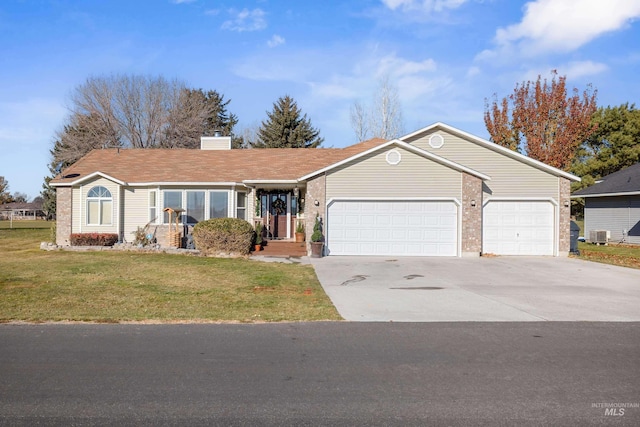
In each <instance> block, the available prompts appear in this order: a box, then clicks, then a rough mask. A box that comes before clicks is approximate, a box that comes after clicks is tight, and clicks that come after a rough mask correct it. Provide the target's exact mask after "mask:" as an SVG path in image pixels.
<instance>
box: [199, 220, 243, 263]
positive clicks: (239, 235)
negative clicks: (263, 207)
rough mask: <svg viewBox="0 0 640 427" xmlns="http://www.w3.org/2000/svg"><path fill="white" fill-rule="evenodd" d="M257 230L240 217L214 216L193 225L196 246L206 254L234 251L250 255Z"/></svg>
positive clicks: (234, 252) (233, 252)
mask: <svg viewBox="0 0 640 427" xmlns="http://www.w3.org/2000/svg"><path fill="white" fill-rule="evenodd" d="M254 238H255V231H253V227H252V226H251V224H249V223H248V222H247V221H245V220H243V219H238V218H214V219H209V220H206V221H201V222H199V223H197V224H196V225H195V226H194V227H193V239H194V241H195V243H196V248H197V249H199V250H200V251H201V252H202V253H203V254H204V255H217V254H219V253H232V254H238V255H248V254H249V252H250V251H251V244H252V242H253V240H254Z"/></svg>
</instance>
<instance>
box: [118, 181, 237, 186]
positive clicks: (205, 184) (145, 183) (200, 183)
mask: <svg viewBox="0 0 640 427" xmlns="http://www.w3.org/2000/svg"><path fill="white" fill-rule="evenodd" d="M234 185H242V184H239V183H237V182H201V181H197V182H186V181H179V182H172V181H168V182H156V181H154V182H131V183H129V186H130V187H150V186H174V187H175V186H178V187H186V186H189V187H215V186H218V187H232V186H234Z"/></svg>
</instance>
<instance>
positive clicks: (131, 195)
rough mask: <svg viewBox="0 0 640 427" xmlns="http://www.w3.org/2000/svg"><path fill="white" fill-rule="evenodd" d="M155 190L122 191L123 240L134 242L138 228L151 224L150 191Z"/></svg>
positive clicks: (127, 189)
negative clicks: (134, 233)
mask: <svg viewBox="0 0 640 427" xmlns="http://www.w3.org/2000/svg"><path fill="white" fill-rule="evenodd" d="M155 189H156V187H153V188H140V187H136V188H132V187H127V188H123V189H122V194H123V199H124V206H123V209H122V217H123V220H124V224H123V232H124V233H123V234H124V235H123V239H124V241H125V242H133V240H134V239H135V236H134V235H133V232H135V231H136V229H137V228H138V227H144V226H145V225H146V224H147V223H148V222H149V191H150V190H155Z"/></svg>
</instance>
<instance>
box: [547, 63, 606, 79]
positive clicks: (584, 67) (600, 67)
mask: <svg viewBox="0 0 640 427" xmlns="http://www.w3.org/2000/svg"><path fill="white" fill-rule="evenodd" d="M608 69H609V67H608V66H607V65H606V64H603V63H601V62H593V61H576V62H569V63H568V64H567V65H566V66H564V67H558V71H559V72H562V73H564V74H566V75H567V77H569V78H571V79H579V78H581V77H586V76H593V75H596V74H600V73H604V72H605V71H607V70H608Z"/></svg>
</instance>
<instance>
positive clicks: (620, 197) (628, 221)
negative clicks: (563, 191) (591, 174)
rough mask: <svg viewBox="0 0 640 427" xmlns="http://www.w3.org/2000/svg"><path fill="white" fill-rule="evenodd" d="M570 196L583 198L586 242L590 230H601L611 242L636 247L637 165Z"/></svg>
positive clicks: (639, 237) (639, 239)
mask: <svg viewBox="0 0 640 427" xmlns="http://www.w3.org/2000/svg"><path fill="white" fill-rule="evenodd" d="M571 197H572V198H584V235H585V237H586V239H587V240H589V241H591V240H592V238H591V232H592V231H594V232H595V231H601V232H605V235H608V238H609V240H610V241H612V242H621V243H635V244H640V163H636V164H635V165H633V166H629V167H627V168H625V169H622V170H619V171H618V172H614V173H612V174H610V175H607V176H605V177H604V178H602V179H601V180H599V181H598V182H596V183H595V184H594V185H592V186H590V187H587V188H583V189H581V190H579V191H576V192H575V193H573V195H572V196H571ZM594 239H595V237H594Z"/></svg>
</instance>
